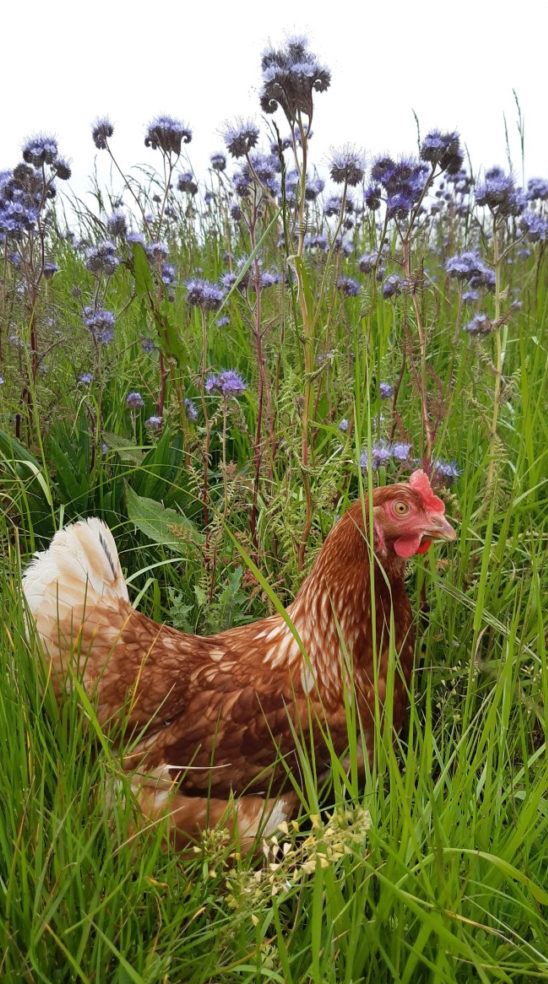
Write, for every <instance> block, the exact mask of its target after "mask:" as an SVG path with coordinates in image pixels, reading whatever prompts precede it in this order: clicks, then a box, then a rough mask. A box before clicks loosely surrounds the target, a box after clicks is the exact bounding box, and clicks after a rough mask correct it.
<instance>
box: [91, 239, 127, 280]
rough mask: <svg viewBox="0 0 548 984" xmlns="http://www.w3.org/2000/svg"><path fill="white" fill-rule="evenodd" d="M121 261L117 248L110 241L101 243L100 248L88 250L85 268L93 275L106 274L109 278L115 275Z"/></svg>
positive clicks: (93, 247) (92, 247) (94, 247)
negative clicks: (117, 254)
mask: <svg viewBox="0 0 548 984" xmlns="http://www.w3.org/2000/svg"><path fill="white" fill-rule="evenodd" d="M119 262H120V260H119V258H118V256H116V246H115V245H114V243H112V242H111V241H110V240H109V239H105V241H104V242H102V243H99V245H98V246H90V247H89V249H87V250H86V259H85V264H84V265H85V267H86V270H90V271H91V273H106V274H108V275H109V276H110V275H111V274H113V273H114V271H115V270H116V267H117V266H118V264H119Z"/></svg>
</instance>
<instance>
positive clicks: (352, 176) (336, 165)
mask: <svg viewBox="0 0 548 984" xmlns="http://www.w3.org/2000/svg"><path fill="white" fill-rule="evenodd" d="M329 173H330V175H331V178H332V180H333V181H334V182H335V184H347V185H351V186H354V185H357V184H359V183H360V181H361V180H362V178H363V176H364V174H365V163H364V160H363V158H362V156H361V154H358V152H357V151H355V150H351V149H350V148H345V149H344V150H339V151H337V152H336V153H335V154H333V157H332V158H331V164H330V168H329Z"/></svg>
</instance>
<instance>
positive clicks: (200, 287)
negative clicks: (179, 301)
mask: <svg viewBox="0 0 548 984" xmlns="http://www.w3.org/2000/svg"><path fill="white" fill-rule="evenodd" d="M186 289H187V295H186V299H187V303H188V304H190V306H191V307H199V308H201V309H202V311H217V310H218V308H220V306H221V304H222V303H223V300H224V296H225V293H224V290H223V289H222V288H221V287H218V286H217V284H213V283H211V281H210V280H201V279H200V278H199V277H193V278H192V279H191V280H187V282H186Z"/></svg>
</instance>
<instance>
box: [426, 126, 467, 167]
mask: <svg viewBox="0 0 548 984" xmlns="http://www.w3.org/2000/svg"><path fill="white" fill-rule="evenodd" d="M420 156H421V159H422V160H423V161H428V163H429V164H432V165H434V166H439V167H440V168H441V170H442V171H447V173H448V174H458V173H459V172H460V169H461V167H462V162H463V155H462V151H461V149H460V140H459V135H458V133H440V131H439V130H431V131H430V133H427V135H426V137H425V138H424V140H423V142H422V144H421V150H420Z"/></svg>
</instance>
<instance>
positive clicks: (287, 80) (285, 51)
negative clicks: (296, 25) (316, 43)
mask: <svg viewBox="0 0 548 984" xmlns="http://www.w3.org/2000/svg"><path fill="white" fill-rule="evenodd" d="M261 67H262V72H263V87H262V90H261V108H262V110H263V111H264V112H265V113H275V112H276V110H277V109H278V106H279V107H281V109H282V110H283V112H284V113H285V115H286V118H287V120H288V122H289V125H290V126H291V127H292V128H293V125H294V123H295V120H296V119H297V116H298V115H299V113H305V114H306V115H307V116H308V117H310V116H311V115H312V103H313V98H312V94H313V92H325V90H326V89H327V88H329V84H330V82H331V73H330V72H329V69H327V68H326V67H325V66H324V65H320V64H319V62H318V61H317V59H316V56H315V55H313V54H312V53H311V52H310V51H309V50H308V41H307V39H306V38H302V37H294V38H290V39H289V41H288V42H287V44H286V45H285V46H284V47H283V48H278V49H275V48H267V49H266V50H265V51H264V52H263V55H262V60H261Z"/></svg>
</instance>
